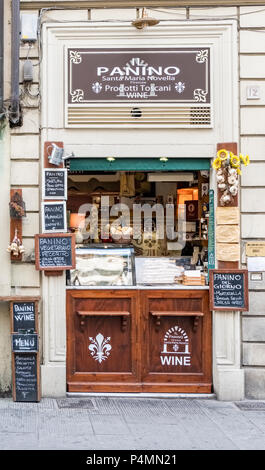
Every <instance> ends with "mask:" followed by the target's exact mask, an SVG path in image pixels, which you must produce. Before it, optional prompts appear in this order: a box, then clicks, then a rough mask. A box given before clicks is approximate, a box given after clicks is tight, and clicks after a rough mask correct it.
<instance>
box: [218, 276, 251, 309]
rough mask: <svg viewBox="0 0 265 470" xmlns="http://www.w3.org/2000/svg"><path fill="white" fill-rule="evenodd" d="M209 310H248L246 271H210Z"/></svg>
mask: <svg viewBox="0 0 265 470" xmlns="http://www.w3.org/2000/svg"><path fill="white" fill-rule="evenodd" d="M210 309H211V310H224V311H225V310H242V311H247V310H248V271H247V269H233V270H232V269H231V270H230V269H211V270H210Z"/></svg>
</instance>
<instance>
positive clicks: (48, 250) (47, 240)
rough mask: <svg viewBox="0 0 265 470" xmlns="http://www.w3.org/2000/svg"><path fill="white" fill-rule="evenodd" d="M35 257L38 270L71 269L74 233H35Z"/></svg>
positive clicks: (72, 264) (73, 252) (73, 259)
mask: <svg viewBox="0 0 265 470" xmlns="http://www.w3.org/2000/svg"><path fill="white" fill-rule="evenodd" d="M35 259H36V269H38V270H48V271H50V270H56V271H60V270H65V269H73V268H74V267H75V236H74V234H71V233H65V234H59V233H56V234H44V233H42V234H38V235H35Z"/></svg>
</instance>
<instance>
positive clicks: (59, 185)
mask: <svg viewBox="0 0 265 470" xmlns="http://www.w3.org/2000/svg"><path fill="white" fill-rule="evenodd" d="M42 188H43V199H67V169H65V168H62V169H57V170H54V169H50V168H45V169H44V170H43V182H42Z"/></svg>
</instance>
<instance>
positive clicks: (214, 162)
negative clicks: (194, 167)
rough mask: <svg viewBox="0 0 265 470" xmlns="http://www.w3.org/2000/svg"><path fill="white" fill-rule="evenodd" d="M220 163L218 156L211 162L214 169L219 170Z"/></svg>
mask: <svg viewBox="0 0 265 470" xmlns="http://www.w3.org/2000/svg"><path fill="white" fill-rule="evenodd" d="M221 165H222V161H221V160H220V158H219V157H218V158H216V159H215V160H214V161H213V163H212V167H213V168H214V169H215V170H219V168H221Z"/></svg>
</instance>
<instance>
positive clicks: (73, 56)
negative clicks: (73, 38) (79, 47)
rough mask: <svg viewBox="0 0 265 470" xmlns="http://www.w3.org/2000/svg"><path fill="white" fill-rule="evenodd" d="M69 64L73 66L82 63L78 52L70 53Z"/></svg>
mask: <svg viewBox="0 0 265 470" xmlns="http://www.w3.org/2000/svg"><path fill="white" fill-rule="evenodd" d="M70 62H73V64H80V63H81V62H82V57H81V55H80V52H78V51H70Z"/></svg>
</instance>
